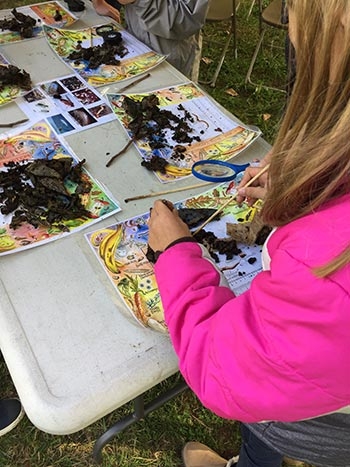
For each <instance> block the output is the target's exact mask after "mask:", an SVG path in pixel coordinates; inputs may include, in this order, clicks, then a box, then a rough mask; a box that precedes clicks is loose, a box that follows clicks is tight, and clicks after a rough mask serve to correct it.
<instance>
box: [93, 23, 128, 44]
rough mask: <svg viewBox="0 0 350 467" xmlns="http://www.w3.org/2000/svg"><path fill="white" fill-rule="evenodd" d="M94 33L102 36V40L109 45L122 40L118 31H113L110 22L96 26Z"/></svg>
mask: <svg viewBox="0 0 350 467" xmlns="http://www.w3.org/2000/svg"><path fill="white" fill-rule="evenodd" d="M96 34H97V35H98V36H100V37H102V39H103V41H104V42H107V43H109V44H111V45H118V44H119V43H120V42H121V40H122V35H121V34H120V32H118V31H115V29H114V27H113V26H112V25H110V24H103V25H102V26H98V27H97V28H96Z"/></svg>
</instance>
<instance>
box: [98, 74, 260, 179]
mask: <svg viewBox="0 0 350 467" xmlns="http://www.w3.org/2000/svg"><path fill="white" fill-rule="evenodd" d="M107 97H108V99H109V101H110V103H111V106H112V108H113V110H114V112H115V114H116V116H117V117H118V120H119V121H120V123H121V125H122V126H123V127H124V129H125V131H126V132H127V133H128V135H129V137H130V138H131V139H133V140H134V143H135V145H136V148H137V150H138V152H139V153H140V155H141V157H142V159H143V161H150V160H152V159H153V158H154V157H156V158H157V157H158V158H161V159H165V160H166V161H167V162H168V165H166V166H165V167H164V170H163V171H160V170H155V173H156V175H157V177H158V178H159V180H160V181H161V182H163V183H166V182H170V181H174V180H178V179H180V178H183V177H186V176H188V175H190V174H191V167H192V165H193V164H194V163H195V162H197V161H200V160H204V159H216V160H221V161H227V160H229V159H231V158H232V157H234V156H236V155H238V154H239V153H241V152H242V151H243V150H244V149H245V148H247V147H248V146H249V145H250V144H251V143H252V142H253V141H255V139H256V138H257V137H258V136H259V135H260V132H259V131H256V130H252V129H251V128H248V127H246V126H245V125H243V124H239V123H237V122H235V121H234V120H232V119H231V118H230V117H228V116H227V114H225V113H224V112H223V111H221V110H220V109H219V108H218V106H217V104H215V103H214V102H213V101H212V100H211V99H210V97H208V96H207V95H206V94H205V93H204V92H203V91H202V90H201V89H200V88H199V87H198V86H196V85H195V84H194V83H192V82H188V83H184V84H181V85H176V86H172V87H169V88H164V89H157V90H154V91H150V92H148V93H142V94H107ZM146 99H148V102H147V103H145V104H143V103H144V102H145V100H146ZM130 100H131V101H134V103H133V102H131V103H130ZM135 103H136V104H135ZM138 103H139V106H138V107H137V104H138ZM130 104H132V105H130ZM152 106H153V107H156V108H155V112H152V109H151V107H152ZM134 107H135V109H133V108H134ZM143 109H144V110H143ZM143 113H144V119H143V121H142V119H141V118H142V115H143ZM135 115H137V117H136V118H135ZM135 128H136V130H135ZM135 132H136V133H137V134H136V135H135ZM140 135H141V136H140Z"/></svg>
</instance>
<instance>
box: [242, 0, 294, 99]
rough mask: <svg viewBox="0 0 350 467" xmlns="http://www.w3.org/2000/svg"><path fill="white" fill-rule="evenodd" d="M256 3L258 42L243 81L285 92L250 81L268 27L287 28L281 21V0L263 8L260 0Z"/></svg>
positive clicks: (276, 0) (274, 0) (273, 0)
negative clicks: (257, 10) (257, 4)
mask: <svg viewBox="0 0 350 467" xmlns="http://www.w3.org/2000/svg"><path fill="white" fill-rule="evenodd" d="M258 3H259V29H260V35H259V40H258V43H257V45H256V48H255V51H254V54H253V57H252V60H251V62H250V65H249V68H248V72H247V75H246V79H245V82H246V83H250V84H252V85H254V86H261V87H264V88H267V89H273V90H277V91H282V92H286V91H285V89H281V88H277V87H273V86H269V85H267V84H257V83H254V82H253V81H252V79H251V75H252V72H253V69H254V65H255V62H256V59H257V57H258V54H259V51H260V49H261V48H262V45H263V41H264V37H265V33H266V31H267V30H268V28H269V27H272V28H277V29H281V30H287V29H288V24H287V22H285V21H283V22H282V20H283V18H282V16H283V15H282V13H283V10H282V7H283V5H284V2H283V0H272V1H271V2H270V3H269V5H268V6H267V7H266V8H263V6H262V1H261V0H258ZM273 47H275V48H276V47H277V46H273ZM277 48H281V49H283V50H285V47H284V46H283V47H277Z"/></svg>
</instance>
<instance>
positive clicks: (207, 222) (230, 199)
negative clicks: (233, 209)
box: [193, 164, 270, 235]
mask: <svg viewBox="0 0 350 467" xmlns="http://www.w3.org/2000/svg"><path fill="white" fill-rule="evenodd" d="M269 167H270V164H267V165H265V167H264V168H262V169H261V170H260V172H258V173H257V174H256V175H255V176H254V177H253V178H251V179H250V180H249V181H248V182H247V183H246V184H245V185H244V186H242V187H241V188H246V187H248V186H250V185H251V184H252V183H253V182H255V180H257V179H258V178H259V177H261V175H262V174H263V173H265V172H266V171H267V170H268V168H269ZM236 196H237V191H236V192H235V194H234V195H232V196H230V197H229V198H228V200H227V201H226V202H225V203H224V204H222V205H221V206H220V207H219V209H217V210H216V211H215V212H214V214H212V215H211V216H210V217H208V219H207V220H206V221H205V222H204V223H203V224H202V225H201V226H200V227H198V229H197V230H196V231H195V232H194V233H193V235H196V234H197V233H198V232H200V231H201V230H202V229H203V227H205V226H206V225H207V224H209V222H211V221H212V220H213V219H214V218H215V217H216V216H217V215H218V214H220V212H221V211H222V210H223V209H225V208H226V206H228V205H229V204H230V203H232V201H235V199H236Z"/></svg>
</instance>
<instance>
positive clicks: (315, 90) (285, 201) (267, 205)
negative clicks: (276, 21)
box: [262, 0, 350, 276]
mask: <svg viewBox="0 0 350 467" xmlns="http://www.w3.org/2000/svg"><path fill="white" fill-rule="evenodd" d="M289 7H291V8H292V12H293V15H294V17H295V19H296V21H295V23H296V29H295V31H294V33H295V42H296V63H297V74H296V81H295V84H294V88H293V92H292V95H291V97H290V100H289V103H288V106H287V110H286V113H285V116H284V118H283V121H282V122H281V126H280V130H279V132H278V135H277V138H276V142H275V144H274V147H273V150H272V157H271V164H270V169H269V180H270V181H271V183H269V190H268V193H267V196H266V199H265V202H264V207H263V211H262V215H263V218H264V220H265V222H266V223H268V224H270V225H274V226H281V225H284V224H287V223H288V222H291V221H293V220H295V219H298V218H300V217H302V216H305V215H307V214H309V213H311V212H313V211H314V210H316V209H317V208H319V207H320V206H321V205H323V204H324V203H325V202H327V201H328V200H331V199H333V198H336V197H339V196H341V195H343V194H345V193H350V28H349V27H348V23H346V24H345V25H343V24H342V23H341V18H343V17H344V16H345V14H346V12H348V13H349V14H350V1H348V0H293V1H292V2H291V1H290V2H289ZM349 23H350V22H349ZM339 28H343V34H344V36H343V38H344V44H346V46H345V47H344V49H343V53H342V54H339V53H338V54H336V55H335V53H334V44H335V41H336V38H337V37H338V36H337V33H339ZM331 69H332V74H331ZM334 76H335V77H336V79H334ZM332 77H333V78H332ZM349 261H350V245H349V247H348V248H347V249H346V250H345V251H344V252H343V253H342V254H341V255H340V256H339V257H338V258H336V259H335V260H334V261H332V262H331V263H330V264H329V265H326V266H325V267H321V268H318V269H317V270H316V274H318V275H321V276H325V275H328V274H330V273H331V272H333V271H335V270H337V269H339V268H340V267H342V266H344V265H345V264H346V263H348V262H349Z"/></svg>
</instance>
